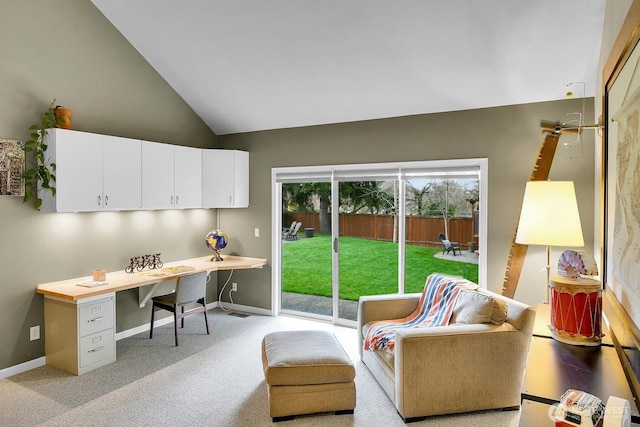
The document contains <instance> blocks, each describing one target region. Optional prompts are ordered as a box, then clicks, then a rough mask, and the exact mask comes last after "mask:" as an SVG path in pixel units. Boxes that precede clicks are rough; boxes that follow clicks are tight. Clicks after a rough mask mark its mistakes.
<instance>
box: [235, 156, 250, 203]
mask: <svg viewBox="0 0 640 427" xmlns="http://www.w3.org/2000/svg"><path fill="white" fill-rule="evenodd" d="M234 166H235V170H234V174H233V175H234V178H235V180H234V183H233V207H235V208H248V207H249V153H248V152H247V151H238V150H235V151H234Z"/></svg>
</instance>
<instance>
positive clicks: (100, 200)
mask: <svg viewBox="0 0 640 427" xmlns="http://www.w3.org/2000/svg"><path fill="white" fill-rule="evenodd" d="M97 201H98V206H102V197H100V196H98V199H97Z"/></svg>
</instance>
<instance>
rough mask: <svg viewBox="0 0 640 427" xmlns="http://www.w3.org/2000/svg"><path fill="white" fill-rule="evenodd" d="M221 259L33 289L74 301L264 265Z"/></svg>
mask: <svg viewBox="0 0 640 427" xmlns="http://www.w3.org/2000/svg"><path fill="white" fill-rule="evenodd" d="M223 258H224V260H223V261H211V255H208V256H204V257H200V258H190V259H185V260H181V261H175V262H168V263H165V264H164V265H163V267H162V268H160V269H155V270H144V271H141V272H135V273H126V272H125V271H124V270H119V271H113V272H107V276H106V280H105V281H106V282H107V284H106V285H100V286H96V287H93V288H88V287H84V286H79V284H81V283H86V282H90V281H92V280H93V277H92V276H85V277H78V278H74V279H67V280H61V281H58V282H50V283H43V284H40V285H38V286H37V287H36V292H37V293H39V294H43V295H45V296H49V297H54V298H59V299H63V300H69V301H76V300H79V299H83V298H88V297H93V296H96V295H102V294H106V293H110V292H117V291H123V290H126V289H133V288H138V287H140V286H144V285H149V284H152V283H157V282H162V281H165V280H172V279H175V278H176V277H178V276H180V275H183V274H190V273H197V272H200V271H219V270H246V269H251V268H262V266H264V265H266V264H267V260H266V259H264V258H249V257H239V256H233V255H224V256H223ZM182 266H187V269H185V270H188V271H182V272H180V270H181V268H180V267H182ZM176 267H177V268H176Z"/></svg>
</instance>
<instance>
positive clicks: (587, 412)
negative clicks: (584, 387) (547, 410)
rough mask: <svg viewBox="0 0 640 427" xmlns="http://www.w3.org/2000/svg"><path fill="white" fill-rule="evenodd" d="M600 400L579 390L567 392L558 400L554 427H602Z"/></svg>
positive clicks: (602, 412) (602, 413)
mask: <svg viewBox="0 0 640 427" xmlns="http://www.w3.org/2000/svg"><path fill="white" fill-rule="evenodd" d="M603 416H604V405H603V404H602V400H600V399H599V398H597V397H596V396H593V395H591V394H588V393H585V392H584V391H579V390H572V389H569V390H567V391H566V392H565V393H564V394H563V395H562V397H561V398H560V403H559V404H558V409H557V410H556V412H555V421H556V427H558V426H562V427H569V426H581V427H597V426H599V427H602V421H603Z"/></svg>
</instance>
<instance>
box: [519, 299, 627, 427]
mask: <svg viewBox="0 0 640 427" xmlns="http://www.w3.org/2000/svg"><path fill="white" fill-rule="evenodd" d="M549 323H550V317H549V306H548V305H546V304H539V305H537V306H536V325H535V326H534V331H533V337H532V338H531V346H530V348H529V357H528V359H527V368H526V371H525V377H524V383H523V387H522V393H521V398H522V401H523V414H522V416H521V421H520V425H521V426H525V425H530V424H527V423H528V422H529V420H528V417H527V414H532V413H534V412H535V413H538V412H544V411H533V410H531V408H533V407H537V408H540V406H539V405H538V406H536V405H532V404H531V403H530V402H537V403H542V404H546V405H553V404H556V403H559V402H560V397H561V396H562V394H563V393H564V392H565V391H567V390H568V389H574V390H580V391H584V392H587V393H590V394H593V395H594V396H597V397H599V398H600V399H601V400H602V402H603V403H605V404H606V403H607V400H608V399H609V397H610V396H616V397H620V398H622V399H626V400H628V401H629V404H630V406H631V417H632V421H633V422H634V423H638V422H640V413H639V412H638V406H637V404H636V401H635V399H634V397H633V394H632V392H631V388H630V387H629V383H628V382H627V378H626V376H625V374H624V370H623V368H622V364H621V363H620V359H619V358H618V354H617V352H616V349H615V347H614V346H613V343H612V342H611V338H610V337H607V336H606V335H605V337H603V340H602V345H600V346H592V347H590V346H579V345H571V344H564V343H562V342H559V341H556V340H555V339H553V338H551V334H550V331H549V328H548V326H547V325H548V324H549ZM545 330H546V332H545ZM603 332H604V333H605V334H607V333H608V331H607V330H606V329H605V328H604V326H603ZM526 401H529V402H526ZM525 403H526V405H525ZM525 409H528V411H526V412H525V411H524V410H525Z"/></svg>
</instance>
